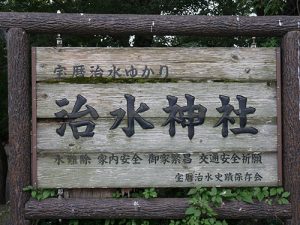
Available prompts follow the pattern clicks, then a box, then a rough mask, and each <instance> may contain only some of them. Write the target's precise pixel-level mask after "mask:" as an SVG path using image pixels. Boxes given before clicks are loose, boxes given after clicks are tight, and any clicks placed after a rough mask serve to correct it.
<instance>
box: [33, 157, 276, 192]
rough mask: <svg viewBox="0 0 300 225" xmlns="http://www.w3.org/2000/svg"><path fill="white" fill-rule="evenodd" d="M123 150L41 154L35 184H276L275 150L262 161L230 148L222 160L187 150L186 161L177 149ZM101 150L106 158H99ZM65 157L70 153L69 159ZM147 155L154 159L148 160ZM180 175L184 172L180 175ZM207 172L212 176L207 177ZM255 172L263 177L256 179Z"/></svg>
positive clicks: (135, 186) (93, 185)
mask: <svg viewBox="0 0 300 225" xmlns="http://www.w3.org/2000/svg"><path fill="white" fill-rule="evenodd" d="M125 153H126V152H123V153H122V154H115V153H114V154H111V153H107V152H99V153H90V154H86V155H85V154H84V153H81V154H74V153H67V154H62V153H59V154H58V153H54V154H53V153H52V154H51V153H48V154H40V155H39V157H38V166H37V167H38V177H37V178H38V187H39V188H95V187H102V188H107V187H110V188H120V187H122V188H139V187H194V186H202V187H207V186H210V187H211V186H223V187H224V186H225V187H232V186H249V187H251V186H276V185H278V176H277V170H276V168H277V164H276V158H277V153H276V152H275V153H264V154H260V156H261V163H258V162H256V161H252V157H253V156H252V155H251V154H249V157H250V160H249V163H244V162H245V161H243V159H244V157H245V156H246V155H247V153H244V154H242V153H237V152H235V155H236V156H237V157H239V160H235V161H234V160H232V158H233V156H232V155H233V154H228V153H227V154H226V155H227V156H228V158H229V159H228V161H226V162H225V160H224V161H223V160H221V158H222V155H223V153H220V154H218V157H219V161H218V163H213V162H210V161H209V160H210V159H211V156H209V155H208V154H206V155H207V163H206V162H203V154H199V153H194V154H191V156H190V157H189V158H190V159H191V162H190V163H187V162H184V157H183V156H184V155H183V154H182V153H181V154H177V155H176V161H175V160H174V158H175V157H174V154H171V153H170V152H164V153H155V152H151V153H144V154H143V153H139V152H135V153H134V154H133V153H126V154H125ZM124 154H125V155H126V157H128V158H129V159H128V160H126V163H125V160H124V161H122V157H124ZM58 155H59V157H60V161H59V162H58V160H57V156H58ZM136 155H138V157H139V160H138V161H134V160H133V158H134V156H136ZM151 155H155V157H159V160H157V161H156V160H154V159H153V157H152V158H151ZM166 155H167V157H166ZM104 156H105V157H107V158H105V160H102V159H103V157H104ZM68 157H72V159H70V158H68ZM74 157H76V163H74V160H73V159H74ZM84 157H89V160H87V161H85V160H84ZM100 157H101V159H100ZM112 157H114V159H112ZM177 157H179V159H180V160H178V158H177ZM116 158H117V159H116ZM123 159H124V158H123ZM150 159H152V160H151V161H150ZM104 161H105V162H104ZM233 162H235V163H233ZM274 162H275V163H274ZM58 164H59V165H58ZM157 174H159V176H157ZM187 174H189V175H187ZM190 174H192V175H191V176H192V178H190V177H189V176H190ZM226 174H227V175H226ZM246 174H248V175H246ZM249 174H251V178H249ZM178 176H182V178H180V179H179V178H178ZM207 176H211V178H208V177H207ZM228 176H232V178H230V179H226V177H228ZM258 176H261V178H260V179H255V177H256V178H258ZM237 177H239V178H241V180H240V179H239V178H237Z"/></svg>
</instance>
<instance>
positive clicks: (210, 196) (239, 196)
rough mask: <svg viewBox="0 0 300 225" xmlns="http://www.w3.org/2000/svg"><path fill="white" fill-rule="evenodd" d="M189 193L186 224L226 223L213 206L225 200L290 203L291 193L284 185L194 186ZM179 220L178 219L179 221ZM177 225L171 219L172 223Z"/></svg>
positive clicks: (215, 224) (218, 224)
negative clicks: (245, 186) (217, 217)
mask: <svg viewBox="0 0 300 225" xmlns="http://www.w3.org/2000/svg"><path fill="white" fill-rule="evenodd" d="M188 195H189V196H190V207H189V208H187V210H186V212H185V213H186V215H187V216H188V217H187V218H186V219H184V220H182V223H178V224H186V225H226V224H227V222H226V221H225V220H223V221H220V220H217V219H216V218H215V216H216V213H215V212H214V211H213V209H212V207H219V206H220V205H221V204H222V202H223V201H233V200H238V201H243V202H246V203H254V201H255V200H257V201H264V202H266V203H268V204H273V203H274V202H276V203H278V204H288V203H289V201H288V197H289V195H290V194H289V193H288V192H285V191H284V189H283V188H282V187H272V188H269V187H263V188H261V187H254V188H232V189H228V188H216V187H213V188H201V187H196V188H192V189H191V190H190V191H189V193H188ZM203 217H204V218H203ZM177 222H178V221H177ZM171 224H172V225H177V224H176V222H175V221H171V223H170V225H171Z"/></svg>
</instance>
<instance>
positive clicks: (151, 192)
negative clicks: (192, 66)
mask: <svg viewBox="0 0 300 225" xmlns="http://www.w3.org/2000/svg"><path fill="white" fill-rule="evenodd" d="M143 196H144V198H146V199H149V198H156V197H157V192H156V191H155V188H145V190H144V192H143Z"/></svg>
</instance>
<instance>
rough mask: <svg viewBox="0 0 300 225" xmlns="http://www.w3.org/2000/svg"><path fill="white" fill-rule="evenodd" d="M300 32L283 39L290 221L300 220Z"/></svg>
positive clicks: (283, 80) (286, 161)
mask: <svg viewBox="0 0 300 225" xmlns="http://www.w3.org/2000/svg"><path fill="white" fill-rule="evenodd" d="M299 40H300V32H290V33H288V34H287V35H286V36H285V37H284V38H283V42H282V90H283V93H282V100H283V103H282V109H283V112H282V113H283V149H284V151H283V168H284V172H283V174H284V186H285V188H286V190H287V191H289V192H291V199H290V201H291V204H292V219H291V221H290V224H291V225H297V224H300V189H299V186H300V176H299V171H300V152H299V151H300V138H299V137H300V105H299V102H300V77H299V67H300V59H299V51H300V49H299Z"/></svg>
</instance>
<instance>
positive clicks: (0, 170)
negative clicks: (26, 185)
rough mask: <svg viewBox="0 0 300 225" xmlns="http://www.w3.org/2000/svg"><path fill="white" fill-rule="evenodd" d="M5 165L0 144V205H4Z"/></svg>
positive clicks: (3, 153)
mask: <svg viewBox="0 0 300 225" xmlns="http://www.w3.org/2000/svg"><path fill="white" fill-rule="evenodd" d="M6 170H7V163H6V154H5V151H4V147H3V146H2V144H0V204H5V202H6V199H5V186H6V185H5V183H6V172H7V171H6Z"/></svg>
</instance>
